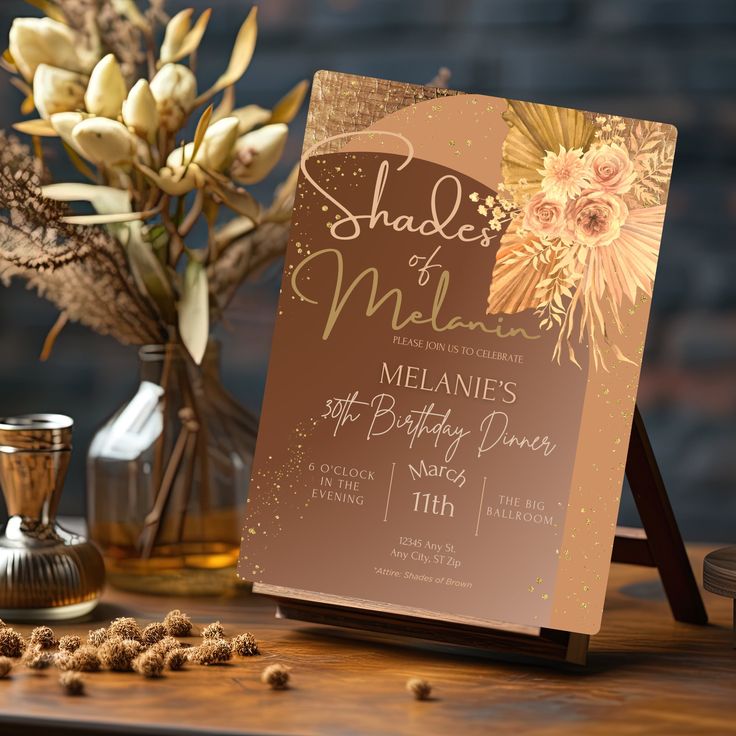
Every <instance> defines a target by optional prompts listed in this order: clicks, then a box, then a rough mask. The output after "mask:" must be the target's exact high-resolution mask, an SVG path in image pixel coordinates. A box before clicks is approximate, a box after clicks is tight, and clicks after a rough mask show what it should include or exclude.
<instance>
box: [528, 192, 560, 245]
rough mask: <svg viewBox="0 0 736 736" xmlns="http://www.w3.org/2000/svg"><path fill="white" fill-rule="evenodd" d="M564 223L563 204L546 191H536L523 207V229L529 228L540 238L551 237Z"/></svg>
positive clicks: (556, 233) (556, 234) (558, 231)
mask: <svg viewBox="0 0 736 736" xmlns="http://www.w3.org/2000/svg"><path fill="white" fill-rule="evenodd" d="M564 225H565V204H564V202H561V201H560V200H559V199H553V198H552V197H550V196H548V195H547V194H546V192H538V193H537V194H535V195H534V196H533V197H532V198H531V199H530V200H529V202H528V203H527V205H526V207H525V208H524V222H523V228H524V230H530V231H531V232H532V233H534V234H535V235H537V236H539V237H540V238H553V237H556V236H558V235H559V234H560V232H561V231H562V228H563V226H564Z"/></svg>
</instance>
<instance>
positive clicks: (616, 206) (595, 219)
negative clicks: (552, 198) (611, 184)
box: [561, 192, 629, 248]
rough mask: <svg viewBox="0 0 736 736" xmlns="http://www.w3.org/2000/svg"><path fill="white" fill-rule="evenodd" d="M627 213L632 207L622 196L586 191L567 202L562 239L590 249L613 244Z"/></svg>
mask: <svg viewBox="0 0 736 736" xmlns="http://www.w3.org/2000/svg"><path fill="white" fill-rule="evenodd" d="M628 214H629V208H628V207H627V206H626V204H625V203H624V201H623V199H621V198H620V197H616V196H614V195H612V194H607V193H606V192H587V193H585V194H583V195H582V196H580V197H578V198H577V199H574V200H572V201H570V202H568V205H567V209H566V211H565V226H564V228H563V231H562V234H561V237H562V241H563V242H565V243H580V244H581V245H586V246H588V247H591V248H595V247H599V246H604V245H610V244H611V243H612V242H613V241H614V240H616V238H618V236H619V233H620V232H621V226H622V225H623V224H624V223H625V222H626V218H627V217H628Z"/></svg>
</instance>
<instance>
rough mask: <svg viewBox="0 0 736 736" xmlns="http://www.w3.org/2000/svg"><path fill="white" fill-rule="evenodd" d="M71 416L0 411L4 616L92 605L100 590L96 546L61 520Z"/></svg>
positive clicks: (64, 612) (34, 616)
mask: <svg viewBox="0 0 736 736" xmlns="http://www.w3.org/2000/svg"><path fill="white" fill-rule="evenodd" d="M72 426H73V422H72V420H71V419H70V418H69V417H66V416H62V415H60V414H29V415H26V416H18V417H6V418H2V419H0V486H2V491H3V495H4V497H5V503H6V505H7V508H8V515H9V517H10V518H9V519H8V522H7V524H6V526H5V530H4V532H3V534H2V536H1V537H0V618H3V619H5V618H7V619H9V620H39V621H53V620H60V619H68V618H76V617H78V616H83V615H85V614H86V613H89V612H90V611H91V610H92V609H93V608H94V607H95V606H96V605H97V601H98V600H99V598H100V595H101V593H102V587H103V584H104V580H105V568H104V564H103V562H102V556H101V555H100V553H99V551H98V550H97V548H96V547H95V546H94V545H93V544H92V543H91V542H88V541H87V540H86V539H84V538H83V537H80V536H78V535H76V534H71V533H69V532H67V531H65V530H64V529H62V528H61V527H60V526H58V524H57V523H56V510H57V508H58V505H59V498H60V496H61V490H62V487H63V485H64V478H65V476H66V471H67V468H68V466H69V458H70V455H71V447H72V446H71V439H72Z"/></svg>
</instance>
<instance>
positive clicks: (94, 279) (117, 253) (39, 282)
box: [0, 131, 162, 344]
mask: <svg viewBox="0 0 736 736" xmlns="http://www.w3.org/2000/svg"><path fill="white" fill-rule="evenodd" d="M0 210H2V214H0V279H1V280H2V281H4V282H6V283H7V282H8V281H10V279H12V278H13V277H19V278H22V279H24V280H25V281H26V282H27V283H28V285H29V287H31V288H33V289H35V290H36V291H37V292H38V293H39V295H40V296H43V297H45V298H47V299H48V300H49V301H51V302H53V303H54V304H55V305H56V306H57V307H58V308H59V309H60V310H61V311H62V312H63V313H65V314H66V315H67V316H68V317H69V319H71V320H73V321H77V322H81V323H82V324H84V325H86V326H88V327H91V328H92V329H94V330H95V331H97V332H100V333H102V334H109V335H112V336H113V337H115V338H116V339H117V340H119V341H120V342H122V343H126V344H127V343H133V344H144V343H149V342H156V341H158V340H160V339H161V337H162V331H161V328H160V326H159V325H158V323H157V321H156V317H155V315H154V313H153V310H152V308H151V307H149V306H148V305H147V304H146V303H145V302H144V301H143V299H142V298H141V296H140V294H139V292H138V289H137V287H136V285H135V282H134V281H133V278H132V276H131V274H130V271H129V269H128V267H127V264H126V259H125V253H124V251H123V249H122V246H121V245H120V244H119V243H118V241H117V240H115V238H113V237H112V236H111V235H109V234H108V233H107V232H106V231H105V230H102V229H100V228H90V227H80V226H78V225H70V224H67V223H65V222H63V218H64V217H65V216H66V215H68V214H69V211H68V208H67V207H66V206H65V205H64V204H63V203H60V202H56V201H54V200H50V199H46V198H44V197H43V195H42V194H41V177H40V170H39V166H38V163H37V162H36V161H34V160H33V158H32V157H31V155H30V151H29V150H28V148H27V147H26V146H24V145H22V144H21V143H20V142H19V141H18V139H17V138H15V136H7V135H6V134H5V133H3V132H1V131H0Z"/></svg>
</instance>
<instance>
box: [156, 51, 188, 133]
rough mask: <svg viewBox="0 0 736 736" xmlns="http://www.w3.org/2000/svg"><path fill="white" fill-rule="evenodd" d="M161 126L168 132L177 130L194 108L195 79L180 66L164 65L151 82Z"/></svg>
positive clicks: (186, 69)
mask: <svg viewBox="0 0 736 736" xmlns="http://www.w3.org/2000/svg"><path fill="white" fill-rule="evenodd" d="M151 93H152V94H153V96H154V98H155V100H156V106H157V108H158V115H159V120H160V122H161V126H162V127H163V128H164V129H165V130H168V131H169V132H174V131H176V130H179V128H181V126H182V125H183V123H184V120H185V119H186V117H187V115H188V114H189V112H190V111H191V109H192V107H193V106H194V99H195V97H196V96H197V79H196V77H195V76H194V74H192V72H191V70H190V69H189V68H187V67H185V66H183V65H182V64H164V66H162V67H161V69H160V70H159V72H158V73H157V74H156V76H155V77H154V78H153V79H152V80H151Z"/></svg>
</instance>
